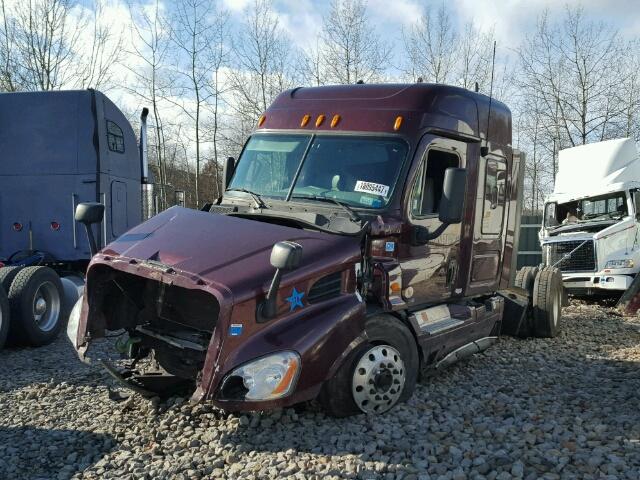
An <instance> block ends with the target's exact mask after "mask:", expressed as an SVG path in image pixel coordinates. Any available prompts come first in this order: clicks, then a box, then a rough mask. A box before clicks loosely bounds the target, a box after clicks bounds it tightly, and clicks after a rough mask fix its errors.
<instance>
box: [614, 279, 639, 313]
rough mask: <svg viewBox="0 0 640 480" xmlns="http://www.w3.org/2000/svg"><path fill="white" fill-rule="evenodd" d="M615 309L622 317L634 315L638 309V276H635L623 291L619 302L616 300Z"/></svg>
mask: <svg viewBox="0 0 640 480" xmlns="http://www.w3.org/2000/svg"><path fill="white" fill-rule="evenodd" d="M616 308H617V309H618V310H619V311H620V312H621V313H622V314H623V315H635V314H636V312H637V311H638V309H640V274H636V276H635V278H634V279H633V282H631V285H629V288H627V289H626V290H625V292H624V293H623V294H622V296H621V297H620V300H618V303H617V304H616Z"/></svg>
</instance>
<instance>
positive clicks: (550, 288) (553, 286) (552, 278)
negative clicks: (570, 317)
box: [532, 268, 564, 338]
mask: <svg viewBox="0 0 640 480" xmlns="http://www.w3.org/2000/svg"><path fill="white" fill-rule="evenodd" d="M563 290H564V288H563V285H562V275H561V274H560V272H559V270H558V269H555V268H545V269H543V270H540V271H539V272H538V274H537V275H536V278H535V282H534V285H533V315H532V317H533V333H534V335H535V336H536V337H542V338H552V337H555V336H556V335H558V333H560V321H561V318H562V299H563Z"/></svg>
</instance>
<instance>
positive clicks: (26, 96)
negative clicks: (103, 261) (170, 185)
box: [0, 90, 146, 348]
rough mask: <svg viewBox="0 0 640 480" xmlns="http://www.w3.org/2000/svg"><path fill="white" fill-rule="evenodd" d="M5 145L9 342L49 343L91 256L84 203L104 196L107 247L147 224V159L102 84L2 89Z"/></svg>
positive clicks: (1, 166)
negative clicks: (78, 214) (80, 216)
mask: <svg viewBox="0 0 640 480" xmlns="http://www.w3.org/2000/svg"><path fill="white" fill-rule="evenodd" d="M145 112H146V109H145V110H144V111H143V115H142V117H141V123H142V124H144V120H145V118H146V113H145ZM0 151H1V152H2V154H1V155H2V159H1V160H0V348H2V346H3V345H4V343H5V340H6V339H8V340H9V342H10V343H12V344H14V345H19V344H26V345H30V346H42V345H45V344H48V343H50V342H52V341H53V340H54V339H55V338H56V337H57V336H58V334H59V332H60V331H62V328H63V324H64V321H65V319H66V317H67V315H68V313H69V310H70V309H71V307H72V306H73V305H74V303H75V302H76V301H77V299H78V297H79V292H81V291H82V288H83V285H84V272H85V270H86V268H87V266H88V264H89V260H90V259H91V256H92V252H91V249H90V244H89V242H88V241H87V238H86V237H85V235H84V230H83V227H82V225H81V224H79V223H78V222H77V221H76V220H75V218H74V215H75V210H76V207H77V206H78V205H79V204H81V203H83V202H99V203H101V204H102V205H103V208H104V212H105V214H104V215H102V216H101V217H100V222H99V224H97V225H95V224H94V225H93V228H94V229H95V236H96V244H97V245H98V246H100V247H103V246H106V245H107V244H109V243H110V242H112V241H113V240H115V239H116V238H117V237H119V236H120V235H122V234H123V233H125V232H126V231H127V230H129V229H130V228H132V227H134V226H135V225H137V224H139V223H140V222H141V221H142V188H143V186H144V185H143V184H144V180H145V179H144V178H143V177H146V174H145V171H146V158H143V157H144V156H143V155H141V149H139V148H138V144H137V141H136V135H135V134H134V131H133V129H132V127H131V125H130V124H129V121H128V120H127V118H126V117H125V115H124V114H123V113H122V111H121V110H120V109H119V108H118V107H117V106H116V105H115V104H114V103H113V102H112V101H111V100H110V99H109V98H108V97H107V96H106V95H104V94H103V93H101V92H99V91H96V90H69V91H48V92H12V93H1V94H0Z"/></svg>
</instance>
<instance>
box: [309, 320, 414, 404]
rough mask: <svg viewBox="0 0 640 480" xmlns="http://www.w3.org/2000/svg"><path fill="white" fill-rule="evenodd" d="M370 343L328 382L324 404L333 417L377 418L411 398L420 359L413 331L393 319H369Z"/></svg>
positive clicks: (367, 327)
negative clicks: (369, 415)
mask: <svg viewBox="0 0 640 480" xmlns="http://www.w3.org/2000/svg"><path fill="white" fill-rule="evenodd" d="M365 331H366V334H367V339H368V342H367V343H366V344H364V345H362V346H361V347H360V348H357V349H356V350H355V351H353V352H352V353H351V354H350V355H349V356H348V357H347V358H346V359H345V361H344V362H343V363H342V365H341V366H340V367H339V368H338V371H337V372H336V374H335V375H334V376H333V378H331V379H330V380H328V381H327V382H325V384H324V386H323V388H322V391H321V393H320V397H319V400H320V403H321V404H322V406H323V408H324V409H325V410H326V411H327V413H329V414H330V415H332V416H335V417H346V416H349V415H355V414H357V413H361V412H364V413H368V414H377V413H383V412H386V411H387V410H389V409H391V408H392V407H394V406H395V405H397V404H398V403H399V402H402V401H405V400H407V399H408V398H409V397H411V394H412V393H413V390H414V389H415V386H416V381H417V379H418V368H419V357H418V349H417V346H416V342H415V339H414V338H413V335H412V334H411V332H410V331H409V329H408V328H407V327H406V326H405V325H404V324H403V323H402V322H401V321H400V320H398V319H397V318H395V317H393V316H391V315H376V316H374V317H371V318H369V319H367V323H366V326H365Z"/></svg>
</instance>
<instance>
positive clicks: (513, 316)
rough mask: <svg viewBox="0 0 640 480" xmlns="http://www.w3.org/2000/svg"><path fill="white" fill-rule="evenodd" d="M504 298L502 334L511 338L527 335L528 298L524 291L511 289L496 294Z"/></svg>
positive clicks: (515, 288)
mask: <svg viewBox="0 0 640 480" xmlns="http://www.w3.org/2000/svg"><path fill="white" fill-rule="evenodd" d="M497 294H498V295H500V296H501V297H502V298H504V314H503V317H502V331H501V333H502V334H506V335H511V336H513V337H526V336H528V335H529V321H528V315H529V311H530V310H529V297H528V295H527V292H526V290H523V289H521V288H517V287H512V288H509V289H506V290H500V291H499V292H497Z"/></svg>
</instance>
